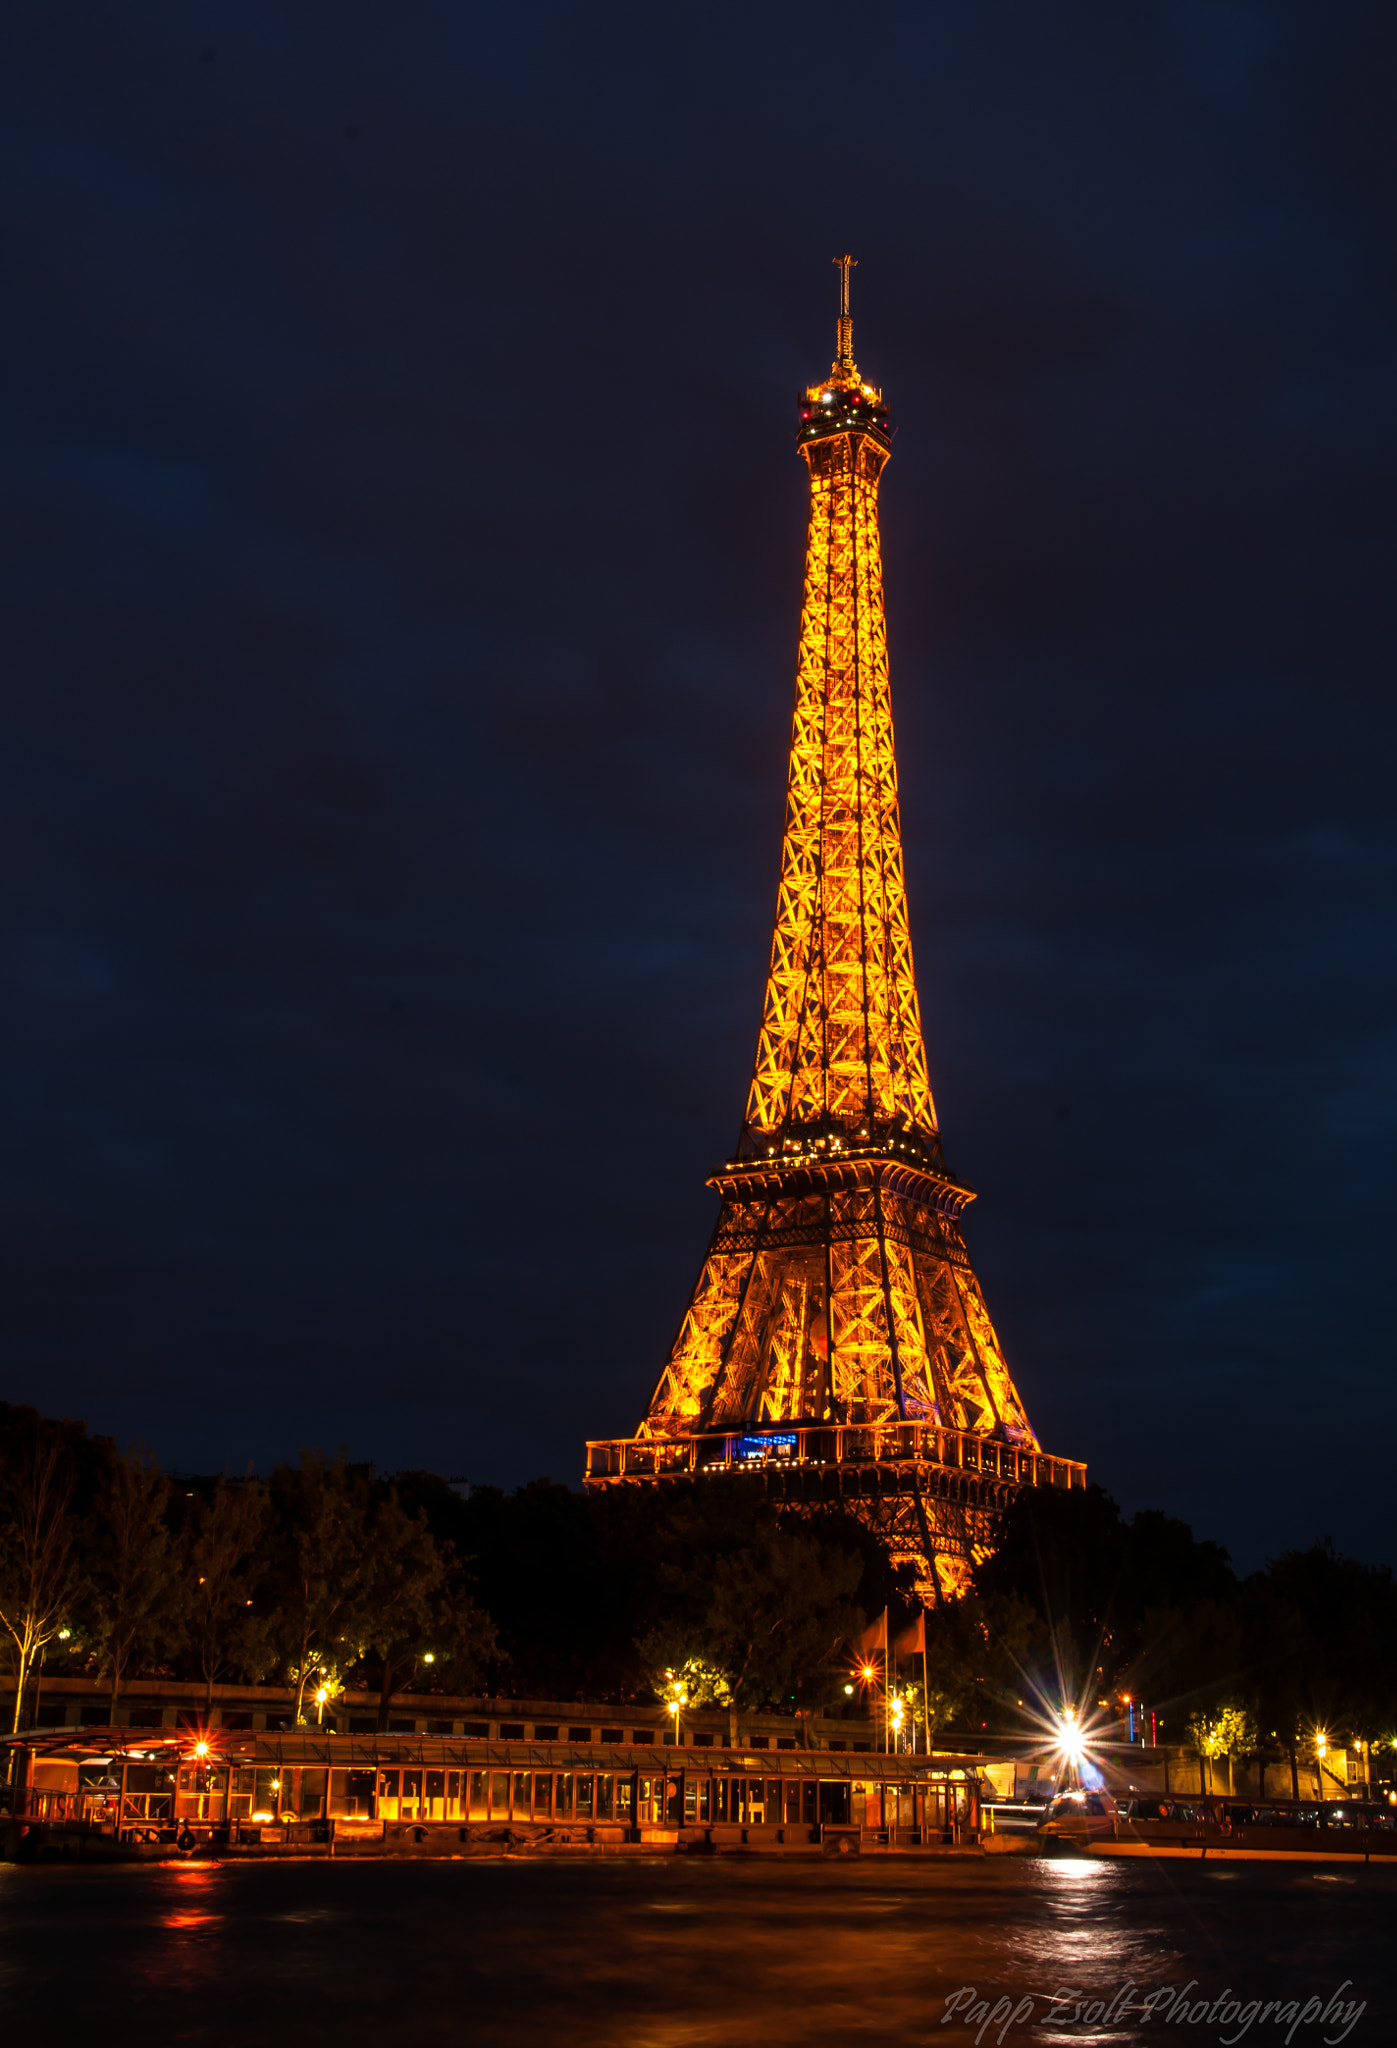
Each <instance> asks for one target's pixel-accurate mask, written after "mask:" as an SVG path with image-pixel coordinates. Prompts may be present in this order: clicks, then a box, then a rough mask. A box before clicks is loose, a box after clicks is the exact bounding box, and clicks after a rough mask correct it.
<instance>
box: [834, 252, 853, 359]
mask: <svg viewBox="0 0 1397 2048" xmlns="http://www.w3.org/2000/svg"><path fill="white" fill-rule="evenodd" d="M858 260H859V259H858V257H857V256H832V257H831V258H830V261H831V262H832V263H834V264H835V265H837V267H838V270H839V330H838V332H839V346H838V348H837V350H836V352H835V364H836V367H837V368H838V369H839V370H841V371H842V372H843V373H844V374H845V375H846V376H852V375H853V372H854V323H853V321H852V320H851V319H850V317H849V272H850V271H851V270H852V269H853V268H854V266H855V265H856V264H857V262H858Z"/></svg>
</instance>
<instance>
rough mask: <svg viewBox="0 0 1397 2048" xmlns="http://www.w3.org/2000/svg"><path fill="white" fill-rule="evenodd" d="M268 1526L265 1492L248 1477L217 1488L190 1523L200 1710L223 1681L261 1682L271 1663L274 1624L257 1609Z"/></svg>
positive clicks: (192, 1614) (191, 1598)
mask: <svg viewBox="0 0 1397 2048" xmlns="http://www.w3.org/2000/svg"><path fill="white" fill-rule="evenodd" d="M270 1522H271V1509H270V1502H269V1500H268V1497H267V1490H266V1488H265V1487H264V1486H263V1485H262V1484H261V1483H260V1482H259V1481H258V1480H256V1479H253V1478H252V1477H250V1476H249V1477H248V1478H246V1479H244V1480H242V1481H240V1482H237V1481H234V1482H230V1481H228V1480H226V1479H220V1480H218V1481H217V1483H216V1484H215V1485H214V1486H213V1488H212V1489H211V1490H210V1491H209V1492H207V1493H205V1494H202V1495H200V1496H196V1499H195V1503H194V1512H193V1515H192V1516H191V1517H189V1518H188V1541H187V1544H186V1556H187V1571H188V1574H189V1577H190V1584H189V1612H190V1620H189V1629H190V1635H191V1637H192V1640H193V1643H194V1648H195V1650H196V1652H197V1655H198V1660H199V1670H200V1672H201V1674H202V1676H203V1679H204V1704H205V1706H206V1707H211V1706H212V1705H213V1689H214V1686H215V1685H216V1684H217V1683H218V1681H219V1680H220V1679H221V1678H223V1677H226V1676H229V1675H232V1674H234V1673H236V1675H237V1676H238V1677H240V1678H248V1679H250V1678H255V1677H260V1676H261V1674H262V1672H263V1671H264V1670H265V1669H266V1667H267V1664H268V1663H269V1661H270V1648H271V1639H272V1636H273V1633H274V1621H273V1617H272V1615H271V1613H270V1612H268V1611H264V1610H263V1609H260V1608H259V1607H258V1605H257V1594H258V1591H259V1590H260V1588H261V1582H262V1579H263V1577H264V1575H265V1571H266V1565H267V1558H266V1553H265V1549H264V1545H265V1542H266V1538H267V1534H268V1529H269V1525H270Z"/></svg>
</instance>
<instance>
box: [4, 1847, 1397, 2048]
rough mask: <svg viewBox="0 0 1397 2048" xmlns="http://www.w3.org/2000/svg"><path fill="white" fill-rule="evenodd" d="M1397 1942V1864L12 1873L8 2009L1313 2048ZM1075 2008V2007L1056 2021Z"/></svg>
mask: <svg viewBox="0 0 1397 2048" xmlns="http://www.w3.org/2000/svg"><path fill="white" fill-rule="evenodd" d="M1395 1934H1397V1868H1394V1869H1393V1870H1388V1869H1377V1868H1375V1869H1370V1870H1364V1869H1362V1868H1359V1869H1355V1870H1350V1871H1347V1872H1343V1873H1334V1872H1332V1871H1330V1872H1321V1871H1317V1870H1312V1869H1309V1868H1306V1867H1304V1866H1297V1865H1286V1864H1268V1865H1249V1866H1237V1865H1233V1866H1231V1867H1219V1868H1217V1869H1212V1868H1210V1867H1209V1866H1208V1865H1206V1864H1204V1865H1201V1866H1200V1865H1198V1864H1192V1863H1189V1864H1184V1863H1164V1864H1157V1865H1155V1864H1146V1863H1134V1862H1133V1863H1128V1864H1124V1863H1103V1862H1088V1861H1076V1860H1066V1859H1064V1860H1054V1861H1051V1862H1040V1861H1037V1860H1030V1859H1026V1858H1024V1859H1021V1858H1017V1857H1013V1858H1010V1857H1004V1858H996V1859H987V1860H984V1861H979V1860H975V1859H965V1860H955V1861H941V1862H927V1863H918V1862H914V1861H911V1860H907V1861H902V1860H898V1859H895V1858H890V1859H883V1858H880V1859H878V1860H877V1861H874V1860H872V1859H865V1860H862V1861H859V1862H855V1863H853V1864H843V1863H841V1864H839V1865H837V1866H831V1865H829V1864H825V1863H814V1864H810V1865H799V1864H794V1863H790V1864H784V1863H776V1862H770V1861H762V1862H757V1861H752V1862H745V1861H729V1860H726V1859H721V1860H712V1859H709V1860H703V1861H700V1860H698V1859H694V1858H685V1859H682V1860H681V1859H676V1858H672V1857H667V1858H664V1859H659V1858H657V1859H655V1860H653V1861H652V1860H648V1859H647V1860H644V1861H635V1862H631V1861H625V1862H623V1861H620V1860H616V1861H606V1862H601V1861H598V1862H581V1861H579V1862H562V1861H558V1862H545V1861H543V1860H538V1861H529V1860H525V1859H518V1860H512V1859H501V1860H499V1861H470V1862H458V1863H378V1862H364V1863H349V1862H342V1863H332V1864H327V1863H311V1862H305V1863H285V1864H257V1865H246V1864H218V1863H188V1864H183V1865H179V1866H171V1865H168V1864H166V1865H143V1866H135V1867H132V1866H121V1865H114V1866H106V1867H100V1866H99V1867H74V1868H69V1869H64V1868H61V1867H58V1868H54V1867H50V1868H35V1867H26V1866H23V1865H14V1864H6V1865H0V2019H2V2022H3V2031H4V2037H5V2039H6V2040H8V2041H13V2042H16V2043H24V2044H26V2048H27V2044H31V2043H36V2044H40V2048H66V2044H68V2043H70V2042H71V2043H75V2044H76V2043H83V2044H84V2048H99V2044H104V2043H111V2042H120V2043H124V2042H127V2041H135V2040H137V2039H139V2040H141V2041H144V2042H150V2043H165V2042H193V2043H208V2044H211V2048H223V2044H225V2043H226V2044H230V2048H231V2044H233V2043H239V2044H248V2048H252V2044H255V2048H280V2044H282V2043H286V2044H288V2048H289V2044H291V2043H296V2044H297V2048H311V2044H314V2048H319V2044H321V2043H325V2044H332V2048H360V2044H368V2043H372V2044H374V2048H384V2044H388V2043H392V2044H393V2048H436V2044H438V2043H446V2042H450V2043H458V2042H459V2043H469V2044H471V2048H476V2044H480V2048H493V2044H496V2043H499V2044H505V2043H509V2044H511V2048H519V2044H525V2048H533V2044H534V2043H539V2044H544V2043H546V2044H548V2048H610V2044H613V2043H615V2044H617V2048H621V2044H625V2048H701V2044H706V2043H715V2044H717V2043H721V2044H729V2043H731V2044H741V2048H748V2044H751V2048H756V2044H758V2043H760V2044H762V2048H826V2044H834V2043H839V2044H841V2048H845V2044H851V2043H852V2044H859V2048H867V2044H876V2043H884V2042H888V2043H892V2042H897V2043H909V2042H922V2041H926V2042H931V2041H938V2042H942V2043H945V2044H947V2048H964V2044H967V2043H969V2042H971V2041H973V2040H974V2039H975V2037H976V2032H977V2029H978V2030H979V2031H980V2036H981V2041H982V2043H983V2042H988V2041H993V2040H997V2039H1002V2040H1003V2041H1004V2042H1012V2043H1014V2044H1019V2043H1023V2042H1040V2041H1059V2042H1069V2041H1091V2042H1101V2043H1105V2042H1117V2041H1131V2042H1133V2041H1137V2040H1138V2041H1144V2042H1149V2041H1156V2040H1162V2041H1167V2042H1169V2043H1172V2044H1187V2048H1194V2044H1198V2048H1201V2044H1203V2043H1204V2042H1209V2043H1211V2042H1215V2041H1225V2040H1229V2039H1238V2038H1240V2039H1242V2040H1245V2041H1247V2042H1249V2043H1250V2042H1257V2041H1264V2042H1272V2041H1280V2040H1284V2039H1285V2038H1286V2029H1287V2027H1288V2026H1290V2027H1291V2038H1292V2041H1293V2042H1295V2043H1303V2044H1305V2048H1310V2044H1312V2043H1314V2042H1316V2041H1320V2040H1327V2041H1333V2040H1335V2039H1337V2038H1339V2037H1340V2036H1343V2035H1344V2034H1345V2026H1346V2020H1345V2017H1344V2015H1343V2014H1342V2013H1335V2012H1334V2011H1333V2008H1332V2005H1331V2001H1332V2000H1333V1999H1334V1997H1335V1994H1337V1993H1339V1991H1340V1986H1341V1985H1343V1984H1344V1982H1345V1980H1347V1981H1348V1985H1349V1988H1348V1989H1347V1990H1346V1991H1344V1992H1342V1994H1340V1995H1341V1997H1342V2000H1343V2002H1344V2004H1345V2005H1348V2004H1349V2002H1350V2001H1366V2006H1367V2010H1366V2012H1364V2013H1363V2014H1362V2015H1361V2016H1360V2017H1358V2018H1357V2019H1356V2020H1355V2021H1354V2022H1353V2023H1352V2024H1351V2025H1349V2026H1348V2029H1347V2033H1346V2036H1345V2037H1346V2038H1347V2039H1349V2040H1353V2041H1357V2042H1361V2043H1365V2044H1368V2048H1379V2044H1381V2048H1391V2044H1397V1968H1394V1961H1393V1956H1394V1949H1397V1942H1395V1941H1394V1935H1395ZM1190 1980H1194V1988H1193V1990H1192V1991H1190V1992H1189V1993H1188V1994H1187V1998H1186V2000H1185V2002H1184V2003H1183V2005H1182V2006H1181V2005H1180V2004H1178V2003H1172V2004H1171V2003H1169V2001H1170V2000H1177V1999H1178V1997H1179V1994H1180V1993H1182V1991H1183V1988H1184V1987H1185V1986H1186V1985H1187V1984H1189V1982H1190ZM1132 1985H1133V1986H1134V1987H1136V1988H1135V1990H1134V1991H1132V1990H1130V1988H1129V1987H1130V1986H1132ZM1066 1988H1070V1989H1071V1990H1072V1991H1074V1992H1075V1993H1078V1994H1080V1998H1079V2002H1078V2010H1077V2012H1076V2016H1075V2017H1074V2007H1073V2003H1072V2002H1064V2003H1059V2004H1058V2005H1057V2006H1056V2007H1054V2006H1053V2005H1052V2003H1051V2000H1052V1994H1054V1993H1055V1992H1057V1991H1059V1990H1060V1989H1066ZM1225 1992H1230V1993H1231V1994H1232V2003H1233V2004H1234V2005H1236V2006H1238V2007H1239V2008H1241V2012H1240V2014H1233V2016H1232V2017H1231V2019H1230V2020H1229V2019H1228V2017H1227V2015H1228V2012H1229V2002H1228V2000H1227V1999H1225V1998H1223V1996H1222V1995H1223V1994H1224V1993H1225ZM957 1994H959V2003H958V2004H957V2005H956V2007H955V2009H954V2010H953V2011H952V2013H951V2016H950V2017H949V2019H947V2018H946V2017H945V2015H946V2011H947V2001H948V1999H955V1998H956V1997H957ZM967 1994H969V1995H967ZM1152 1994H1154V1995H1156V2003H1155V2005H1154V2008H1153V2010H1152V2011H1151V2010H1150V2009H1149V2008H1148V2007H1147V2006H1145V2005H1144V2001H1145V2000H1147V1999H1148V1998H1149V1997H1150V1996H1151V1995H1152ZM1311 1999H1313V2000H1314V2001H1315V2002H1316V2004H1315V2010H1314V2011H1313V2012H1311V2014H1310V2016H1309V2017H1308V2018H1306V2017H1305V2016H1304V2007H1305V2002H1306V2001H1307V2000H1311ZM1001 2001H1002V2002H1001ZM1219 2001H1221V2002H1220V2003H1219ZM1252 2001H1259V2002H1261V2003H1262V2004H1265V2003H1266V2002H1267V2001H1272V2002H1279V2004H1280V2005H1282V2006H1286V2007H1290V2008H1292V2009H1293V2008H1298V2009H1299V2014H1300V2017H1299V2020H1298V2024H1296V2025H1294V2026H1291V2021H1290V2018H1289V2016H1288V2015H1287V2013H1285V2012H1282V2013H1281V2014H1279V2016H1278V2015H1277V2013H1276V2012H1275V2011H1272V2012H1271V2013H1270V2014H1269V2015H1267V2014H1263V2013H1258V2014H1256V2015H1254V2016H1253V2018H1252V2020H1251V2021H1250V2023H1249V2024H1248V2025H1246V2026H1245V2027H1244V2026H1243V2025H1242V2019H1243V2018H1244V2017H1245V2009H1246V2006H1247V2005H1248V2004H1249V2003H1250V2002H1252ZM1207 2002H1211V2003H1212V2009H1213V2013H1214V2017H1213V2018H1211V2019H1210V2018H1209V2016H1208V2010H1207ZM1093 2003H1095V2004H1096V2005H1097V2006H1098V2008H1099V2007H1100V2006H1103V2005H1104V2006H1106V2007H1107V2011H1106V2012H1105V2013H1104V2014H1103V2013H1102V2012H1101V2011H1100V2010H1098V2011H1097V2012H1096V2013H1095V2014H1093V2013H1092V2012H1091V2010H1090V2008H1091V2006H1092V2004H1093ZM996 2005H998V2016H997V2017H993V2018H989V2020H988V2025H986V2024H985V2022H986V2019H987V2018H988V2016H989V2015H990V2014H992V2013H994V2012H995V2009H996ZM1326 2006H1330V2008H1331V2017H1330V2018H1329V2019H1328V2020H1323V2019H1321V2018H1319V2017H1317V2014H1318V2013H1319V2011H1320V2010H1322V2008H1324V2007H1326ZM1015 2014H1017V2017H1015ZM1239 2029H1240V2033H1239Z"/></svg>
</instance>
